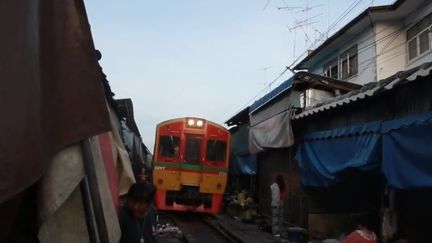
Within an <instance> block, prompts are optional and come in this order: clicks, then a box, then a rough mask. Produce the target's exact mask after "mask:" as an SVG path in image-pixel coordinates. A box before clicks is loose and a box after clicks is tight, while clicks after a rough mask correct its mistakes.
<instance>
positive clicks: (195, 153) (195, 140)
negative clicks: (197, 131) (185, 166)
mask: <svg viewBox="0 0 432 243" xmlns="http://www.w3.org/2000/svg"><path fill="white" fill-rule="evenodd" d="M201 141H202V138H201V137H197V136H186V152H185V160H186V162H187V163H195V164H198V163H199V161H200V155H201Z"/></svg>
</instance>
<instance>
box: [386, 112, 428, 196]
mask: <svg viewBox="0 0 432 243" xmlns="http://www.w3.org/2000/svg"><path fill="white" fill-rule="evenodd" d="M382 134H383V135H382V136H383V157H382V171H383V173H384V175H385V177H386V178H387V183H388V184H389V185H390V186H392V187H395V188H399V189H414V188H424V187H432V112H429V113H425V114H421V115H416V116H410V117H406V118H403V119H397V120H392V121H387V122H383V125H382Z"/></svg>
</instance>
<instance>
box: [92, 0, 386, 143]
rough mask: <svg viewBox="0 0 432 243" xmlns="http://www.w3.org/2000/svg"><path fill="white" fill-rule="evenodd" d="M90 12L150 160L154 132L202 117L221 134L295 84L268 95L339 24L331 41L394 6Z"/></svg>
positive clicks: (128, 4) (226, 5)
mask: <svg viewBox="0 0 432 243" xmlns="http://www.w3.org/2000/svg"><path fill="white" fill-rule="evenodd" d="M85 2H86V8H87V13H88V17H89V21H90V25H91V27H92V34H93V39H94V42H95V45H96V48H97V49H99V50H100V51H101V52H102V55H103V57H102V60H101V65H102V67H103V70H104V72H105V74H106V75H107V76H108V80H109V81H110V85H111V88H112V90H113V92H114V93H115V94H116V96H115V98H131V99H132V102H133V104H134V112H135V120H136V122H137V125H138V128H139V129H140V132H141V135H142V137H143V140H144V143H145V144H146V145H147V146H148V147H149V148H150V149H151V150H152V149H153V143H154V134H155V127H156V124H157V123H159V122H161V121H164V120H167V119H172V118H177V117H184V116H197V117H202V118H205V119H209V120H212V121H214V122H217V123H220V124H223V122H225V121H226V120H227V119H228V118H230V117H231V116H232V115H234V114H235V113H236V112H238V111H239V110H240V109H242V108H244V107H245V105H247V104H250V103H251V101H252V100H253V98H254V97H255V96H257V95H258V94H259V95H258V97H257V98H259V97H261V96H262V95H264V94H265V93H266V92H268V91H269V90H270V89H271V88H274V87H276V86H277V85H278V84H280V83H281V82H282V81H284V80H286V79H287V78H289V77H290V76H291V73H289V72H287V73H286V74H285V75H284V76H282V77H281V78H280V79H279V80H277V81H276V82H274V83H273V85H271V87H269V83H270V82H271V81H272V80H273V79H274V78H276V77H277V76H278V74H280V73H281V72H282V71H283V70H284V67H285V66H288V65H291V64H292V63H293V61H294V60H295V58H296V57H298V56H299V55H300V54H302V53H304V51H305V50H306V49H307V47H306V46H309V45H311V43H313V42H315V40H316V39H318V38H319V37H321V36H322V34H326V33H327V32H328V31H327V29H328V27H329V26H332V25H333V23H335V22H337V24H336V25H335V26H334V27H333V28H332V29H331V30H330V31H329V34H332V33H334V32H335V31H337V30H338V29H340V28H341V27H342V26H343V25H344V24H346V23H347V22H348V21H350V20H351V19H353V18H354V17H355V16H357V15H358V14H359V13H360V12H361V11H363V10H364V9H365V8H366V7H368V6H370V5H371V4H373V5H382V4H389V3H392V2H393V0H375V1H373V0H285V1H283V0H271V1H268V0H213V1H210V0H181V1H180V0H171V1H168V0H153V1H148V0H124V1H118V0H87V1H85ZM286 7H292V8H290V9H287V8H286ZM306 7H308V8H307V9H309V11H305V10H306ZM279 8H282V9H279ZM348 9H349V10H350V11H346V10H348ZM345 13H346V14H345ZM341 16H344V17H343V18H341V19H340V17H341ZM305 19H308V21H307V22H308V25H305V21H304V20H305ZM339 19H340V20H339ZM338 20H339V21H338ZM305 33H307V36H308V38H307V37H306V34H305ZM259 92H261V93H259Z"/></svg>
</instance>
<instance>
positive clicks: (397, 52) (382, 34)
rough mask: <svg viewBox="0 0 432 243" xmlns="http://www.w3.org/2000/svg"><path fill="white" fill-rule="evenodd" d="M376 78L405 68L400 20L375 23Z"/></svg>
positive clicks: (378, 78)
mask: <svg viewBox="0 0 432 243" xmlns="http://www.w3.org/2000/svg"><path fill="white" fill-rule="evenodd" d="M374 29H375V42H376V50H377V55H376V63H377V80H381V79H385V78H388V77H389V76H391V75H393V74H395V73H397V72H399V71H402V70H405V67H406V60H407V59H406V56H407V54H406V38H405V28H404V24H403V22H401V21H391V22H390V21H386V22H378V23H376V24H375V27H374Z"/></svg>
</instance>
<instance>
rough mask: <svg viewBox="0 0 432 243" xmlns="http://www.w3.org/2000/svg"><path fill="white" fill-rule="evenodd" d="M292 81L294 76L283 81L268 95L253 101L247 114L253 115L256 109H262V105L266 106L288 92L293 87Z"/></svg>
mask: <svg viewBox="0 0 432 243" xmlns="http://www.w3.org/2000/svg"><path fill="white" fill-rule="evenodd" d="M293 81H294V76H293V77H291V78H289V79H288V80H286V81H284V82H283V83H281V84H280V85H279V86H278V87H276V88H275V89H273V90H272V91H270V93H268V94H266V95H264V96H263V97H262V98H260V99H259V100H257V101H255V102H254V103H253V104H252V105H251V106H250V108H249V112H250V113H254V112H255V111H257V110H258V109H260V108H261V107H263V106H264V105H266V104H267V103H269V102H270V101H272V100H273V99H274V98H276V97H278V96H279V95H280V94H282V93H283V92H285V91H287V90H289V89H290V88H291V87H292V85H293Z"/></svg>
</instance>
